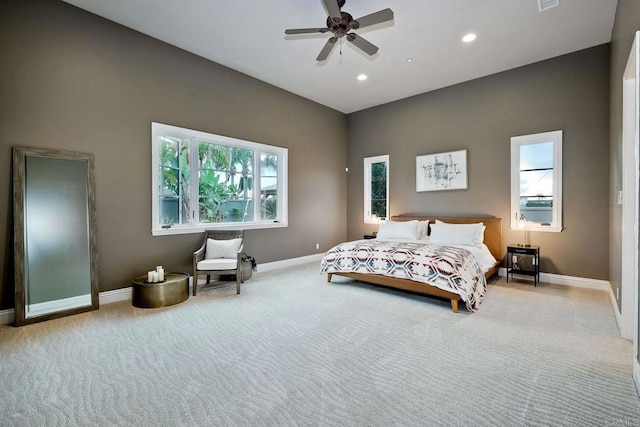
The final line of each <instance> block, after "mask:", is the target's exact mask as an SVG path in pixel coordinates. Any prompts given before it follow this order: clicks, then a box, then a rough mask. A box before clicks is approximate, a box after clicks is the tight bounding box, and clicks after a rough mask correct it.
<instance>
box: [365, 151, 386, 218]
mask: <svg viewBox="0 0 640 427" xmlns="http://www.w3.org/2000/svg"><path fill="white" fill-rule="evenodd" d="M374 163H385V164H386V166H387V189H386V196H387V198H386V200H387V203H386V211H387V216H386V218H379V217H377V216H376V217H373V216H372V215H371V172H372V167H371V166H372V165H373V164H374ZM363 175H364V205H363V207H364V210H363V213H364V223H365V224H379V223H380V222H381V221H384V220H388V219H389V218H390V217H391V214H390V212H389V155H388V154H384V155H381V156H373V157H365V158H364V173H363Z"/></svg>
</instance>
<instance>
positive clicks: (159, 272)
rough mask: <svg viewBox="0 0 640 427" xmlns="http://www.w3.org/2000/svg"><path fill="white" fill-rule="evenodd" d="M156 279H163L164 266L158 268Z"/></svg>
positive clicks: (160, 280)
mask: <svg viewBox="0 0 640 427" xmlns="http://www.w3.org/2000/svg"><path fill="white" fill-rule="evenodd" d="M158 281H159V282H162V281H164V268H162V267H160V268H159V269H158Z"/></svg>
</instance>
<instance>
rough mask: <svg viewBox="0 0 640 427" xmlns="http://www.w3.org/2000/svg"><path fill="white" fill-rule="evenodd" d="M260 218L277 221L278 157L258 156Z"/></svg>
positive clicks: (269, 155) (271, 155)
mask: <svg viewBox="0 0 640 427" xmlns="http://www.w3.org/2000/svg"><path fill="white" fill-rule="evenodd" d="M260 218H261V219H263V220H272V221H274V220H277V219H278V156H274V155H273V154H266V153H262V154H261V155H260Z"/></svg>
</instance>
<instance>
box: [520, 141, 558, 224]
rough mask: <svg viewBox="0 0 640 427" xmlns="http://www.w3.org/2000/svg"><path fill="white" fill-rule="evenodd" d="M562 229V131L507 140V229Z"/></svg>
mask: <svg viewBox="0 0 640 427" xmlns="http://www.w3.org/2000/svg"><path fill="white" fill-rule="evenodd" d="M523 221H524V222H526V224H527V228H528V229H530V230H537V231H561V230H562V131H554V132H545V133H539V134H533V135H523V136H516V137H513V138H511V227H512V228H518V227H520V224H522V223H523Z"/></svg>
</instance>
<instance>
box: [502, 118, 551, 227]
mask: <svg viewBox="0 0 640 427" xmlns="http://www.w3.org/2000/svg"><path fill="white" fill-rule="evenodd" d="M542 142H553V143H554V144H553V217H552V222H551V226H543V225H539V224H536V223H532V222H527V224H526V229H527V231H547V232H554V233H559V232H561V231H562V230H563V227H562V204H563V201H562V131H561V130H556V131H551V132H543V133H536V134H532V135H522V136H514V137H512V138H511V221H510V227H511V229H512V230H522V227H520V225H519V223H518V218H519V217H520V146H521V145H527V144H535V143H542Z"/></svg>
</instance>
